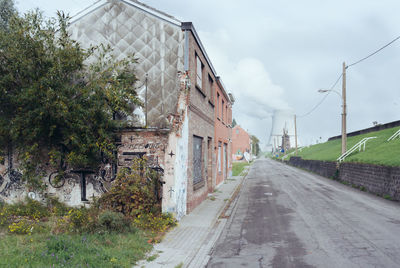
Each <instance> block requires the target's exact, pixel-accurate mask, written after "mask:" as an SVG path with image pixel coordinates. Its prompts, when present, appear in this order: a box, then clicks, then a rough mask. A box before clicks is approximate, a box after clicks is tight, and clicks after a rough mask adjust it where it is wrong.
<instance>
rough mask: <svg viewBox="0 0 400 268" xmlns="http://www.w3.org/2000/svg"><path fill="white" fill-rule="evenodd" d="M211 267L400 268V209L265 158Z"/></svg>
mask: <svg viewBox="0 0 400 268" xmlns="http://www.w3.org/2000/svg"><path fill="white" fill-rule="evenodd" d="M207 267H229V268H234V267H296V268H297V267H363V268H364V267H400V204H399V203H398V202H392V201H388V200H385V199H382V198H380V197H376V196H374V195H372V194H368V193H364V192H361V191H359V190H357V189H353V188H351V187H349V186H346V185H342V184H340V183H339V182H336V181H332V180H329V179H326V178H323V177H320V176H317V175H313V174H311V173H308V172H306V171H303V170H299V169H296V168H294V167H290V166H287V165H285V164H282V163H279V162H276V161H273V160H270V159H260V160H257V161H255V163H254V164H253V165H252V167H251V169H250V172H249V174H248V176H247V178H246V180H245V181H244V183H243V186H242V189H241V191H240V194H239V195H238V199H237V201H236V203H234V207H233V210H232V213H231V216H230V218H229V220H228V222H227V224H226V226H225V229H224V231H223V232H222V234H221V236H220V237H219V239H218V240H217V243H216V244H215V246H214V248H213V250H212V252H211V258H210V261H209V263H208V265H207Z"/></svg>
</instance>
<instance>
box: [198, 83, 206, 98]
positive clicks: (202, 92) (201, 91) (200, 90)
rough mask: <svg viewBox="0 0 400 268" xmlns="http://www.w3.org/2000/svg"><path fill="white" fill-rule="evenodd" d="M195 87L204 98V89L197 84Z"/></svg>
mask: <svg viewBox="0 0 400 268" xmlns="http://www.w3.org/2000/svg"><path fill="white" fill-rule="evenodd" d="M195 87H196V89H197V90H198V91H199V92H200V93H201V95H203V98H205V97H206V94H205V93H204V91H203V90H202V89H201V87H200V86H198V85H197V84H196V86H195Z"/></svg>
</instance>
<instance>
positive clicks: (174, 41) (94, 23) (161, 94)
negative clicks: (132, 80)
mask: <svg viewBox="0 0 400 268" xmlns="http://www.w3.org/2000/svg"><path fill="white" fill-rule="evenodd" d="M71 34H72V38H73V39H75V40H78V41H79V42H80V43H81V44H82V45H83V46H84V47H88V46H89V45H90V44H93V45H97V44H100V43H103V44H105V45H106V44H110V45H111V47H112V48H113V49H114V53H115V55H117V59H122V58H124V57H125V56H126V55H128V54H129V53H132V52H134V53H135V55H136V58H138V59H139V63H138V64H137V66H136V73H137V75H138V78H139V79H140V82H138V85H137V86H138V87H140V90H139V95H140V96H141V98H142V99H143V100H144V99H145V87H144V86H142V84H143V83H144V81H145V75H146V74H148V83H147V100H148V102H147V104H148V106H147V107H148V114H147V117H148V126H150V127H166V117H167V115H168V114H169V113H175V109H176V105H177V100H178V90H179V81H178V78H177V73H178V71H183V51H184V49H183V46H184V36H183V32H182V30H181V28H180V27H179V26H177V25H174V24H172V23H170V22H167V21H164V20H162V19H160V18H157V17H156V16H153V15H151V14H149V13H147V12H145V11H142V10H140V9H139V8H136V7H134V6H131V5H128V4H126V3H123V2H120V1H111V2H108V3H106V4H105V5H103V6H101V7H100V8H98V9H96V10H94V11H93V12H91V13H89V14H87V15H86V16H83V17H82V18H80V19H79V20H77V21H76V22H74V23H73V24H72V25H71ZM133 125H134V126H140V122H139V120H137V121H135V122H133Z"/></svg>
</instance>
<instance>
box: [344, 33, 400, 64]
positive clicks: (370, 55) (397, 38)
mask: <svg viewBox="0 0 400 268" xmlns="http://www.w3.org/2000/svg"><path fill="white" fill-rule="evenodd" d="M399 39H400V36H398V37H396V38H395V39H393V40H392V41H390V42H389V43H387V44H386V45H384V46H383V47H381V48H380V49H378V50H376V51H375V52H372V53H371V54H369V55H368V56H366V57H364V58H362V59H360V60H358V61H356V62H354V63H352V64H349V65H347V66H346V68H349V67H351V66H353V65H356V64H358V63H360V62H362V61H364V60H366V59H368V58H370V57H372V56H373V55H375V54H377V53H378V52H380V51H381V50H383V49H385V48H386V47H388V46H390V45H391V44H393V43H394V42H396V41H397V40H399Z"/></svg>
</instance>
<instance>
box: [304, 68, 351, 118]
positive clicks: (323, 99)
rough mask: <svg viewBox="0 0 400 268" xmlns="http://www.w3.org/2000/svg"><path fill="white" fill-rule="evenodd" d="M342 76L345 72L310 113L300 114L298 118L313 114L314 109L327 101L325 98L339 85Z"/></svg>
mask: <svg viewBox="0 0 400 268" xmlns="http://www.w3.org/2000/svg"><path fill="white" fill-rule="evenodd" d="M342 76H343V73H342V74H340V76H339V77H338V79H336V81H335V83H334V84H333V85H332V86H331V87H330V89H329V91H328V94H326V95H325V96H324V97H323V98H322V99H321V101H320V102H318V103H317V104H316V105H315V106H314V107H313V108H312V109H311V110H310V111H309V112H308V113H305V114H303V115H300V116H298V118H302V117H305V116H307V115H309V114H311V113H312V112H314V111H315V110H316V109H317V108H318V107H319V106H320V105H321V104H322V103H323V102H324V101H325V99H326V98H327V97H328V95H329V94H330V93H331V92H332V90H333V88H334V87H335V86H336V85H337V83H339V81H340V78H342Z"/></svg>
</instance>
